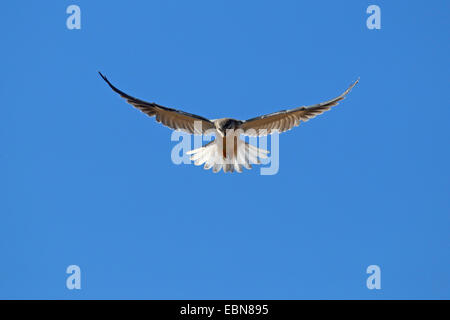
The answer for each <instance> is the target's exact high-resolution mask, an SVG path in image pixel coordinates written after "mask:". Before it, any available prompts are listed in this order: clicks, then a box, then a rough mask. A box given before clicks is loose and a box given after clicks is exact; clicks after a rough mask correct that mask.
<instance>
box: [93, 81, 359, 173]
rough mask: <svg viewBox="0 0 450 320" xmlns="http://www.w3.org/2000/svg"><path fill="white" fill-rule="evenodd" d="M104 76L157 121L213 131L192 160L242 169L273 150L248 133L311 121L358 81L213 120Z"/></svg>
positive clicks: (203, 132)
mask: <svg viewBox="0 0 450 320" xmlns="http://www.w3.org/2000/svg"><path fill="white" fill-rule="evenodd" d="M99 74H100V76H101V77H102V78H103V80H105V81H106V83H107V84H108V85H109V86H110V87H111V89H112V90H113V91H115V92H116V93H118V94H119V95H120V96H121V97H122V98H124V99H126V100H127V102H128V103H129V104H131V105H132V106H133V107H135V108H137V109H139V110H140V111H142V112H143V113H145V114H147V115H148V116H150V117H156V121H157V122H161V123H162V124H163V125H165V126H167V127H169V128H171V129H173V130H177V131H184V132H187V133H189V134H197V135H206V134H211V133H213V134H214V135H215V139H214V140H213V141H211V142H209V143H208V144H206V145H204V146H203V147H201V148H198V149H194V150H191V151H189V152H187V154H190V155H191V160H193V161H194V164H195V165H202V164H205V165H204V168H205V169H207V170H208V169H211V168H212V169H213V172H214V173H216V172H219V171H220V170H222V169H223V171H224V172H234V171H237V172H242V168H246V169H251V168H252V166H251V165H252V164H259V163H260V159H264V158H267V155H268V153H269V151H267V150H264V149H261V148H257V147H255V146H254V145H252V144H249V143H247V142H245V141H243V140H241V139H240V135H244V136H266V135H270V134H272V133H274V132H276V131H277V132H279V133H281V132H285V131H288V130H291V129H292V128H294V127H296V126H298V125H299V124H300V123H301V122H305V121H308V120H309V119H312V118H314V117H316V116H317V115H319V114H322V113H323V112H325V111H328V110H330V109H331V107H333V106H336V105H337V104H338V103H339V101H341V100H343V99H344V98H345V96H346V95H347V94H348V93H349V92H350V90H351V89H352V88H353V87H354V86H355V85H356V84H357V83H358V81H359V80H356V81H355V82H353V83H352V84H351V85H350V87H348V89H347V90H345V91H344V93H342V94H341V95H340V96H338V97H336V98H334V99H331V100H328V101H325V102H321V103H318V104H314V105H310V106H302V107H298V108H294V109H289V110H282V111H278V112H274V113H270V114H266V115H263V116H259V117H256V118H252V119H248V120H245V121H242V120H236V119H232V118H222V119H215V120H210V119H206V118H203V117H201V116H198V115H195V114H191V113H187V112H184V111H181V110H176V109H172V108H167V107H163V106H161V105H159V104H156V103H154V102H146V101H143V100H140V99H137V98H134V97H132V96H130V95H128V94H126V93H125V92H123V91H121V90H119V89H117V88H116V87H115V86H113V85H112V84H111V82H109V80H108V79H107V78H106V77H105V76H104V75H103V74H102V73H101V72H99Z"/></svg>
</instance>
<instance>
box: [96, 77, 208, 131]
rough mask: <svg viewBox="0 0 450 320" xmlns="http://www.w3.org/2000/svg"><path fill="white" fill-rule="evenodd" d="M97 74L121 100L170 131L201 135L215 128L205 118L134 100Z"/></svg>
mask: <svg viewBox="0 0 450 320" xmlns="http://www.w3.org/2000/svg"><path fill="white" fill-rule="evenodd" d="M99 74H100V76H101V77H102V78H103V80H105V81H106V83H107V84H108V85H109V86H110V87H111V89H113V90H114V91H115V92H117V93H118V94H119V95H120V96H121V97H122V98H125V99H126V100H127V102H128V103H129V104H131V105H132V106H133V107H135V108H137V109H139V110H141V111H142V112H144V113H145V114H147V115H148V116H150V117H153V116H156V121H158V122H161V123H162V124H163V125H165V126H167V127H169V128H171V129H174V130H180V131H184V132H187V133H190V134H203V133H205V131H206V130H208V129H213V128H215V126H214V124H213V123H212V122H211V121H209V120H208V119H206V118H203V117H200V116H197V115H195V114H191V113H187V112H184V111H181V110H175V109H171V108H167V107H163V106H161V105H158V104H156V103H153V102H146V101H143V100H139V99H137V98H134V97H132V96H130V95H128V94H126V93H125V92H123V91H121V90H119V89H117V88H116V87H114V86H113V85H112V84H111V82H109V80H108V79H107V78H106V77H105V76H104V75H103V74H101V73H100V72H99ZM196 122H198V124H201V128H200V126H199V125H197V126H195V124H196Z"/></svg>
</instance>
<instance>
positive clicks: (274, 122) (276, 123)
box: [240, 80, 359, 136]
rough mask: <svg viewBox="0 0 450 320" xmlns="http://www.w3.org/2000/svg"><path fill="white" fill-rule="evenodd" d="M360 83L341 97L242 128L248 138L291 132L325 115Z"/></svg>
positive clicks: (268, 116) (260, 119) (258, 119)
mask: <svg viewBox="0 0 450 320" xmlns="http://www.w3.org/2000/svg"><path fill="white" fill-rule="evenodd" d="M358 82H359V80H356V81H355V82H354V83H353V84H352V85H351V86H350V87H349V88H348V89H347V90H345V92H344V93H343V94H341V95H340V96H339V97H336V98H334V99H331V100H329V101H325V102H322V103H319V104H315V105H312V106H308V107H298V108H295V109H290V110H282V111H279V112H275V113H270V114H266V115H264V116H260V117H256V118H252V119H249V120H247V121H244V123H243V124H242V125H241V126H240V128H241V129H242V130H244V134H245V135H248V136H264V135H268V134H272V133H273V132H275V131H278V132H280V133H281V132H284V131H288V130H291V129H292V128H293V127H296V126H298V125H299V124H300V122H301V121H303V122H305V121H308V120H309V119H312V118H314V117H315V116H317V115H319V114H321V113H324V112H325V111H328V110H330V109H331V107H333V106H335V105H337V104H338V103H339V101H341V100H343V99H344V98H345V96H346V95H347V94H348V93H349V92H350V90H351V89H352V88H353V87H354V86H355V85H356V84H357V83H358Z"/></svg>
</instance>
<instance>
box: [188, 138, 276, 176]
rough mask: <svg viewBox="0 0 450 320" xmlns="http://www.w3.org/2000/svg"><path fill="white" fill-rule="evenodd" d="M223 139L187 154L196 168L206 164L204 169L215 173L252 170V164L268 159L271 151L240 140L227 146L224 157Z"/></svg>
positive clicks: (235, 140)
mask: <svg viewBox="0 0 450 320" xmlns="http://www.w3.org/2000/svg"><path fill="white" fill-rule="evenodd" d="M220 140H222V139H216V140H214V141H211V142H210V143H208V144H206V145H205V146H203V147H201V148H198V149H194V150H191V151H188V152H186V153H187V154H189V155H191V160H192V161H194V164H195V165H196V166H200V165H202V164H204V166H203V168H204V169H205V170H209V169H211V168H212V170H213V172H214V173H217V172H219V171H220V170H223V171H224V172H234V171H237V172H239V173H241V172H242V169H243V168H246V169H248V170H250V169H251V168H252V164H260V163H261V161H260V159H266V158H267V157H268V156H267V155H268V153H269V151H268V150H265V149H261V148H258V147H255V146H254V145H251V144H249V143H247V142H245V141H243V140H241V139H239V138H237V139H234V144H233V143H228V144H227V145H226V146H225V149H226V152H225V154H226V157H224V151H223V148H224V145H223V144H222V143H220Z"/></svg>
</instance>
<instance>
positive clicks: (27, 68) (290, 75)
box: [0, 0, 450, 299]
mask: <svg viewBox="0 0 450 320" xmlns="http://www.w3.org/2000/svg"><path fill="white" fill-rule="evenodd" d="M70 4H77V5H79V6H80V7H81V11H82V29H81V30H68V29H67V28H66V18H67V17H68V15H67V14H66V8H67V6H68V5H70ZM370 4H378V5H379V6H380V7H381V13H382V21H381V23H382V29H381V30H368V29H367V28H366V19H367V17H368V15H367V14H366V8H367V7H368V6H369V5H370ZM449 9H450V4H449V2H448V1H380V0H377V1H359V0H353V1H301V2H300V1H279V2H275V1H245V2H243V1H183V2H181V1H113V2H111V1H108V2H106V1H86V0H85V1H76V0H74V1H39V2H38V1H8V2H6V3H4V4H3V5H2V10H1V13H0V15H1V19H0V29H1V30H2V50H1V51H0V58H1V61H2V62H1V77H0V93H1V109H0V143H1V149H0V164H1V168H2V169H1V171H0V176H1V178H0V212H1V215H0V221H1V222H0V254H1V258H0V298H41V299H53V298H58V299H59V298H62V299H76V298H85V299H97V298H104V299H109V298H114V299H115V298H124V299H250V298H251V299H318V298H320V299H321V298H324V299H347V298H357V299H380V298H385V299H396V298H402V299H403V298H405V299H408V298H413V299H416V298H438V299H442V298H447V299H448V298H450V250H449V249H450V232H449V226H450V214H449V213H450V197H449V191H450V185H449V184H450V169H449V163H450V152H449V138H450V130H449V119H450V111H449V98H448V91H449V74H450V72H449V71H450V70H449V58H448V57H449V56H450V52H449V51H450V50H449V41H448V40H449V30H450V28H449V27H450V26H449V24H450V23H449V20H448V13H449ZM97 70H100V71H102V72H104V73H105V74H106V75H107V76H108V77H109V78H110V80H111V81H113V83H114V84H116V85H117V86H118V87H119V88H121V89H122V90H124V91H126V92H128V93H130V94H132V95H134V96H136V97H139V98H142V99H146V100H149V101H155V102H158V103H160V104H162V105H166V106H171V107H177V108H180V109H183V110H185V111H188V112H192V113H196V114H200V115H203V116H205V117H210V118H219V117H223V116H231V117H235V118H240V119H247V118H251V117H254V116H257V115H259V114H263V113H269V112H273V111H277V110H280V109H285V108H289V107H295V106H300V105H305V104H313V103H317V102H320V101H323V100H325V99H328V98H332V97H334V96H336V95H337V94H339V93H341V92H342V91H343V90H344V89H345V88H346V87H347V86H348V85H349V84H350V83H351V82H352V81H353V80H355V79H356V78H358V77H360V78H361V82H360V84H359V85H358V86H357V87H356V88H355V89H354V90H353V91H352V93H351V94H350V95H349V97H348V99H346V100H345V101H344V102H343V103H342V104H340V105H339V106H338V107H336V108H334V109H333V110H332V111H331V112H328V113H326V114H325V115H322V116H320V117H318V118H316V119H314V120H312V121H310V122H307V123H306V124H304V125H301V126H300V127H298V128H296V129H295V130H292V131H290V132H288V133H285V134H283V135H281V136H280V153H281V154H280V171H279V173H278V174H277V175H274V176H261V175H260V174H259V168H258V169H253V170H251V171H246V172H245V173H244V174H240V175H239V174H232V175H231V174H226V175H225V174H223V173H220V174H216V175H214V174H213V173H212V172H211V171H205V170H203V169H202V168H199V167H195V166H193V165H189V166H188V165H179V166H176V165H174V164H173V163H172V162H171V159H170V153H171V149H172V148H173V146H174V145H175V142H172V141H170V134H171V131H170V130H169V129H167V128H165V127H163V126H161V125H159V124H156V123H155V120H154V119H150V118H148V117H146V116H145V115H143V114H141V113H139V112H138V111H136V110H134V109H133V108H132V107H131V106H129V105H127V104H126V103H125V102H124V101H123V100H122V99H120V98H119V97H118V96H117V95H116V94H114V93H113V92H112V91H111V90H110V89H109V88H108V87H107V86H106V85H105V83H104V82H103V81H102V80H101V79H100V78H99V76H98V75H97ZM71 264H76V265H79V266H80V267H81V270H82V289H81V290H80V291H76V290H73V291H69V290H67V289H66V287H65V281H66V277H67V275H66V273H65V271H66V268H67V266H68V265H71ZM371 264H376V265H379V266H380V267H381V271H382V279H381V285H382V289H381V290H379V291H376V290H368V289H367V288H366V278H367V276H368V275H367V274H366V268H367V266H369V265H371Z"/></svg>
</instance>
